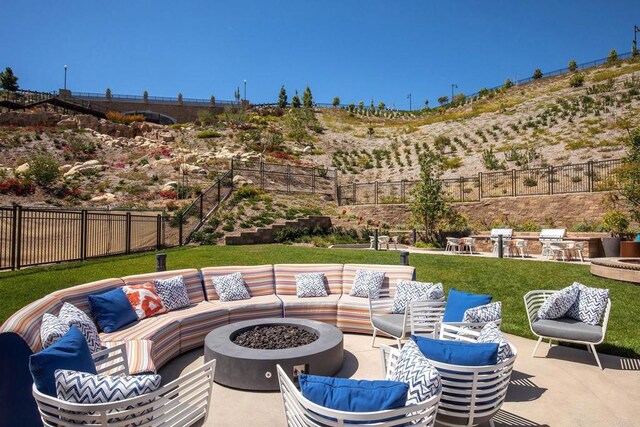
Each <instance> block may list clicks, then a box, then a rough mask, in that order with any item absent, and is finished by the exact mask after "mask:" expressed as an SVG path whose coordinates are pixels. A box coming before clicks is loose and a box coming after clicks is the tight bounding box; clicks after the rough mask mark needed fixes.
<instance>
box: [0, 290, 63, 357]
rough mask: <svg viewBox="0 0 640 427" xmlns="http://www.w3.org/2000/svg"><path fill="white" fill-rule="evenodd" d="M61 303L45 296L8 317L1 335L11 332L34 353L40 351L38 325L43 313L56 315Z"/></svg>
mask: <svg viewBox="0 0 640 427" xmlns="http://www.w3.org/2000/svg"><path fill="white" fill-rule="evenodd" d="M61 308H62V302H60V301H59V300H58V299H57V298H55V297H53V296H52V295H47V296H45V297H43V298H40V299H39V300H37V301H34V302H32V303H31V304H29V305H27V306H25V307H23V308H21V309H20V310H18V311H17V312H15V313H14V314H13V315H12V316H11V317H9V318H8V319H7V320H6V321H5V322H4V324H3V325H2V326H1V327H0V332H1V333H6V332H13V333H15V334H18V335H19V336H20V337H22V339H23V340H24V341H25V342H26V343H27V345H28V346H29V348H31V351H33V352H34V353H36V352H38V351H40V350H42V341H41V340H40V324H41V323H42V316H43V315H44V314H45V313H50V314H53V315H56V316H57V315H58V312H59V311H60V309H61Z"/></svg>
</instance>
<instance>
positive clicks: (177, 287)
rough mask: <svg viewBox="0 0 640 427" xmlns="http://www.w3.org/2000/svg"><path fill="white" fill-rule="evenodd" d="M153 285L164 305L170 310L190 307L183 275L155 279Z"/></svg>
mask: <svg viewBox="0 0 640 427" xmlns="http://www.w3.org/2000/svg"><path fill="white" fill-rule="evenodd" d="M153 286H154V288H155V290H156V293H157V294H158V296H159V297H160V299H161V300H162V305H164V308H166V309H167V310H169V311H172V310H177V309H179V308H183V307H188V306H189V305H190V303H191V302H190V301H189V294H188V293H187V287H186V286H185V285H184V279H183V278H182V276H175V277H170V278H168V279H154V281H153Z"/></svg>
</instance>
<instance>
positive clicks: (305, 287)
mask: <svg viewBox="0 0 640 427" xmlns="http://www.w3.org/2000/svg"><path fill="white" fill-rule="evenodd" d="M296 295H297V296H298V298H309V297H326V296H327V290H326V288H325V287H324V274H323V273H303V274H296Z"/></svg>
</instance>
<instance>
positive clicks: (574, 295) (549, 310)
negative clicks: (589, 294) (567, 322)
mask: <svg viewBox="0 0 640 427" xmlns="http://www.w3.org/2000/svg"><path fill="white" fill-rule="evenodd" d="M579 292H580V288H579V287H578V286H576V285H575V284H573V285H571V286H567V287H566V288H564V289H560V290H559V291H557V292H554V293H553V294H551V295H550V296H549V298H547V300H546V301H545V302H544V304H542V306H541V307H540V310H538V318H539V319H557V318H559V317H563V316H564V315H565V314H567V311H569V309H570V308H571V306H572V305H573V304H574V303H575V302H576V300H577V299H578V293H579Z"/></svg>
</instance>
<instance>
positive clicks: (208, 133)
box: [196, 129, 222, 139]
mask: <svg viewBox="0 0 640 427" xmlns="http://www.w3.org/2000/svg"><path fill="white" fill-rule="evenodd" d="M221 136H222V135H221V134H220V132H216V131H215V130H213V129H207V130H203V131H202V132H199V133H197V134H196V138H200V139H203V138H220V137H221Z"/></svg>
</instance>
